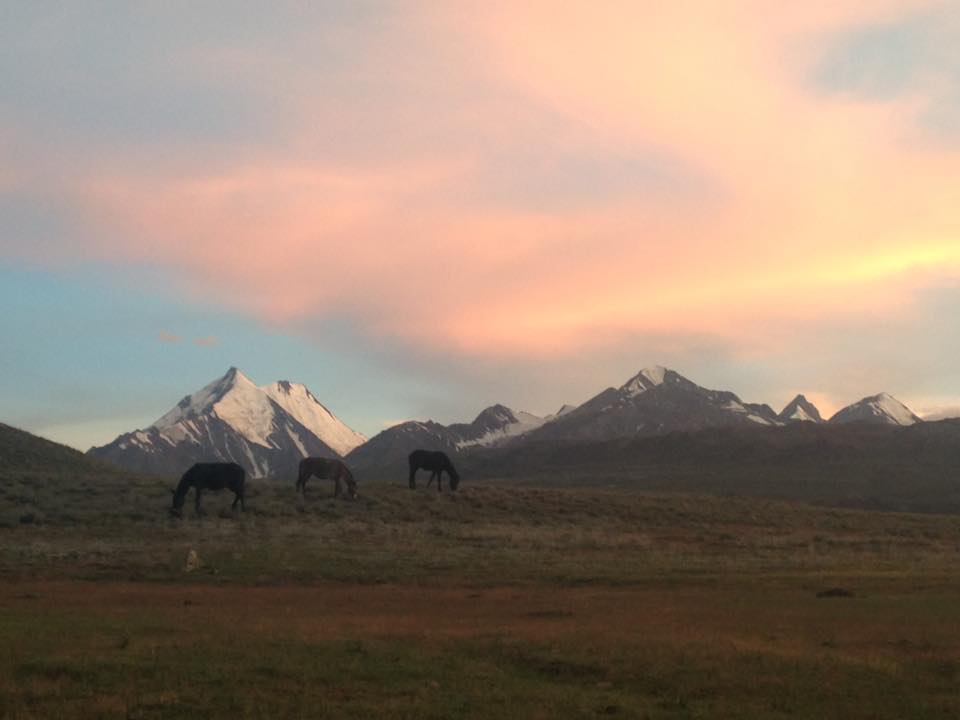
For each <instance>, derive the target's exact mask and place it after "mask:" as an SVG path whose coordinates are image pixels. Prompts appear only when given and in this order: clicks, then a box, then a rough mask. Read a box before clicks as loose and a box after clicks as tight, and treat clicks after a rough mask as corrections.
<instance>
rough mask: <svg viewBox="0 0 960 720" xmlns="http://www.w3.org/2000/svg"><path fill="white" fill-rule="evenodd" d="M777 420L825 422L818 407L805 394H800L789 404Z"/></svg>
mask: <svg viewBox="0 0 960 720" xmlns="http://www.w3.org/2000/svg"><path fill="white" fill-rule="evenodd" d="M777 418H778V419H779V420H781V421H783V422H816V423H819V422H823V418H822V417H821V415H820V411H819V410H818V409H817V406H816V405H814V404H813V403H812V402H810V401H809V400H807V398H806V396H805V395H803V394H798V395H797V396H796V397H795V398H794V399H793V400H791V401H790V402H789V403H787V405H786V407H784V408H783V410H782V411H781V412H780V414H779V415H778V416H777Z"/></svg>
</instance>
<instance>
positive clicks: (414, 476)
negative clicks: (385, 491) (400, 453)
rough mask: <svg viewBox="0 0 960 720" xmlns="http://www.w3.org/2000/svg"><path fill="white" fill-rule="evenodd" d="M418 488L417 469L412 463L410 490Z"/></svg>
mask: <svg viewBox="0 0 960 720" xmlns="http://www.w3.org/2000/svg"><path fill="white" fill-rule="evenodd" d="M416 488H417V467H416V466H415V465H414V464H413V463H410V489H411V490H416Z"/></svg>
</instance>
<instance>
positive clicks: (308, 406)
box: [89, 368, 363, 477]
mask: <svg viewBox="0 0 960 720" xmlns="http://www.w3.org/2000/svg"><path fill="white" fill-rule="evenodd" d="M361 442H363V436H362V435H360V434H359V433H355V432H354V431H352V430H351V429H350V428H348V427H347V426H346V425H344V424H343V423H342V422H341V421H340V420H338V419H337V418H336V416H334V415H333V414H332V413H331V412H330V411H329V410H327V409H326V408H325V407H323V405H321V404H320V402H319V401H317V400H316V398H315V397H314V396H313V395H312V393H310V391H309V390H308V389H307V388H306V387H304V386H303V385H295V384H293V383H287V382H280V383H274V384H273V385H268V386H266V387H265V388H260V387H257V386H256V385H255V384H254V383H253V382H252V381H251V380H250V378H248V377H247V376H246V375H244V374H243V373H242V372H240V371H239V370H238V369H236V368H230V370H228V371H227V373H226V374H225V375H224V376H223V377H221V378H218V379H217V380H214V381H213V382H212V383H210V384H208V385H206V386H204V387H203V388H201V389H200V390H198V391H197V392H195V393H192V394H191V395H187V396H186V397H184V398H183V399H182V400H181V401H180V402H179V403H178V404H177V406H176V407H174V408H173V409H172V410H170V411H169V412H168V413H166V414H165V415H163V416H162V417H161V418H160V419H159V420H157V421H156V422H155V423H154V424H153V425H151V426H149V427H147V428H145V429H143V430H136V431H133V432H130V433H125V434H123V435H121V436H120V437H118V438H117V439H116V440H114V441H113V442H112V443H109V444H108V445H105V446H103V447H99V448H91V450H90V451H89V452H90V454H91V455H93V456H97V457H102V458H105V459H108V460H110V461H112V462H114V463H116V464H117V465H120V466H121V467H126V468H128V469H131V470H135V471H139V472H151V473H158V474H179V473H182V472H183V471H184V470H186V469H187V467H189V465H190V464H192V463H193V462H200V461H233V462H238V463H240V464H241V465H243V466H244V468H245V469H246V470H247V472H248V473H249V474H250V475H251V477H264V476H268V475H278V474H288V473H290V472H292V471H293V470H295V468H296V465H297V463H298V462H299V461H300V459H301V458H303V457H305V456H308V455H327V456H336V455H342V454H344V453H345V451H349V450H350V449H352V448H354V447H356V446H357V445H358V444H360V443H361Z"/></svg>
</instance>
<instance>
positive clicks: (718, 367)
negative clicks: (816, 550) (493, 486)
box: [0, 0, 960, 449]
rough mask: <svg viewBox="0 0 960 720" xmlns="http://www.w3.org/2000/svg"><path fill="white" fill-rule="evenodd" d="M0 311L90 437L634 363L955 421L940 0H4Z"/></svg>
mask: <svg viewBox="0 0 960 720" xmlns="http://www.w3.org/2000/svg"><path fill="white" fill-rule="evenodd" d="M808 6H810V7H808ZM0 307H2V308H3V311H2V312H0V337H2V342H0V422H5V423H8V424H12V425H16V426H19V427H23V428H25V429H28V430H31V431H33V432H37V433H39V434H42V435H44V436H47V437H50V438H52V439H55V440H58V441H61V442H64V443H67V444H70V445H73V446H75V447H78V448H81V449H86V448H87V447H89V446H91V445H100V444H105V443H107V442H109V441H110V440H112V439H113V438H114V437H115V436H116V435H118V434H119V433H121V432H124V431H128V430H132V429H134V428H137V427H145V426H147V425H149V424H150V423H151V422H153V421H154V420H156V419H157V418H158V417H160V416H161V415H162V414H163V413H164V412H166V411H167V410H168V409H169V408H170V407H172V406H173V405H174V404H175V403H176V402H177V401H178V400H179V399H180V398H181V397H182V396H184V395H185V394H188V393H190V392H192V391H194V390H196V389H198V388H199V387H201V386H203V385H205V384H206V383H208V382H210V381H211V380H213V379H214V378H216V377H218V376H220V375H222V374H223V373H224V372H225V371H226V370H227V368H229V367H230V366H237V367H239V368H241V369H242V370H243V371H244V372H245V373H246V374H247V375H249V376H250V377H251V378H252V379H253V380H254V381H256V382H258V383H260V384H266V383H268V382H271V381H274V380H278V379H289V380H294V381H300V382H304V383H306V384H307V385H308V386H309V387H310V388H311V390H312V391H313V392H314V394H315V395H317V397H319V398H320V399H321V400H322V401H323V402H324V403H325V404H326V405H327V406H328V407H329V408H330V409H331V410H332V411H333V412H334V413H335V414H337V415H338V416H339V417H340V418H341V419H343V420H344V421H345V422H347V423H348V424H349V425H351V426H352V427H354V428H356V429H358V430H360V431H361V432H364V433H366V434H368V435H372V434H375V433H376V432H378V431H379V430H381V429H383V428H384V427H387V426H389V425H390V424H393V423H395V422H398V421H400V420H404V419H409V418H418V419H426V418H432V419H435V420H438V421H441V422H452V421H462V420H469V419H472V418H473V417H474V416H475V415H476V414H477V413H478V412H479V411H480V410H481V409H483V408H484V407H486V406H488V405H490V404H493V403H496V402H502V403H504V404H507V405H509V406H511V407H514V408H515V409H518V410H519V409H523V410H528V411H531V412H537V413H543V414H546V413H549V412H553V411H555V410H556V409H558V408H559V407H560V406H561V405H562V404H564V403H572V404H578V403H580V402H583V401H584V400H587V399H589V398H590V397H592V396H593V395H595V394H596V393H598V392H600V391H602V390H603V389H605V388H607V387H609V386H616V385H620V384H622V383H623V382H625V381H626V380H627V379H628V378H629V377H631V376H632V375H634V374H635V373H636V372H637V371H638V370H639V369H640V368H643V367H646V366H649V365H655V364H660V365H666V366H668V367H671V368H674V369H676V370H677V371H679V372H681V373H682V374H684V375H686V376H687V377H689V378H690V379H692V380H694V381H695V382H697V383H699V384H701V385H704V386H706V387H712V388H719V389H727V390H732V391H734V392H736V393H738V394H739V395H740V396H741V397H743V398H744V399H745V400H748V401H751V402H768V403H770V404H771V405H773V406H774V407H775V408H776V409H780V408H781V407H782V406H783V405H785V404H786V403H787V402H788V401H789V400H790V399H791V398H792V397H793V396H794V395H795V394H796V393H798V392H803V393H805V394H806V395H807V397H809V398H811V399H812V400H814V402H816V403H817V404H818V405H819V407H820V408H821V411H822V412H824V413H825V414H830V413H831V412H832V411H835V410H837V409H839V408H840V407H842V406H844V405H846V404H848V403H850V402H854V401H856V400H858V399H860V398H862V397H864V396H867V395H872V394H875V393H878V392H881V391H887V392H890V393H892V394H894V395H895V396H896V397H898V398H899V399H900V400H902V401H904V402H906V403H907V404H908V405H909V406H910V407H911V408H913V409H914V410H916V411H917V412H919V413H921V414H926V415H931V416H941V415H951V414H954V413H960V363H958V362H957V358H958V357H960V322H958V318H960V11H958V9H957V6H956V3H955V2H952V1H948V2H939V1H934V2H928V1H925V0H834V1H832V2H830V3H770V2H767V1H766V0H722V1H720V0H678V1H677V2H674V3H662V2H644V1H642V0H632V1H630V2H618V1H617V0H608V1H607V2H603V3H595V2H568V3H562V4H560V3H555V2H545V1H544V2H541V1H540V0H528V1H526V2H523V3H516V2H498V1H497V0H482V1H481V0H476V1H474V0H455V1H453V2H449V3H436V2H416V1H414V0H410V1H407V2H389V1H387V0H382V1H379V2H372V1H367V0H350V1H349V2H346V1H343V2H327V1H325V0H319V1H316V2H310V3H305V2H292V1H290V2H283V1H278V2H271V3H254V2H229V3H227V2H203V1H199V2H198V1H195V0H190V1H189V2H187V1H186V0H184V1H178V0H165V1H164V2H159V1H156V2H154V1H150V0H144V1H143V2H137V3H130V2H97V1H92V2H88V3H55V2H46V1H44V0H37V1H33V0H32V1H30V2H26V1H23V2H13V1H11V0H0Z"/></svg>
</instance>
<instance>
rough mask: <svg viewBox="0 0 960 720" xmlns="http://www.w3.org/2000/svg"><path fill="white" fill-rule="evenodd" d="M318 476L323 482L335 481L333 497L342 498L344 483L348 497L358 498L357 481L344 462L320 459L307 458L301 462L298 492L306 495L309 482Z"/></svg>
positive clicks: (298, 474)
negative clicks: (312, 477) (314, 476)
mask: <svg viewBox="0 0 960 720" xmlns="http://www.w3.org/2000/svg"><path fill="white" fill-rule="evenodd" d="M313 475H316V476H317V477H318V478H320V479H321V480H333V481H334V483H336V484H335V485H334V489H333V496H334V497H340V493H341V492H343V483H346V484H347V496H348V497H350V499H351V500H352V499H353V498H355V497H357V481H356V480H354V479H353V473H352V472H350V468H348V467H347V465H346V463H344V462H343V461H342V460H330V459H327V458H319V457H306V458H304V459H303V460H301V461H300V470H299V472H298V473H297V492H300V493H302V494H304V495H306V492H307V480H309V479H310V478H311V476H313Z"/></svg>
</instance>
